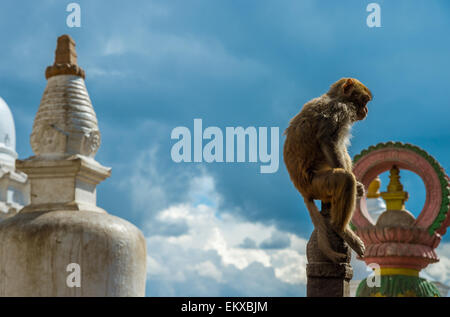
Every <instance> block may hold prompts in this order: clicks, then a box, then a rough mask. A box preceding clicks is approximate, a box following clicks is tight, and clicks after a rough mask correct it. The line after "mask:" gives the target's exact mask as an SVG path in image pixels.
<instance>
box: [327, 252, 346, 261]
mask: <svg viewBox="0 0 450 317" xmlns="http://www.w3.org/2000/svg"><path fill="white" fill-rule="evenodd" d="M323 254H325V256H326V257H327V258H329V259H330V260H331V261H332V262H333V263H342V262H345V260H346V259H347V254H344V253H339V252H335V251H327V252H323Z"/></svg>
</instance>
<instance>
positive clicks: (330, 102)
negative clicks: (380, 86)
mask: <svg viewBox="0 0 450 317" xmlns="http://www.w3.org/2000/svg"><path fill="white" fill-rule="evenodd" d="M370 100H372V93H371V92H370V90H369V89H367V87H366V86H364V85H363V84H362V83H361V82H360V81H359V80H357V79H354V78H342V79H340V80H338V81H337V82H335V83H334V84H333V85H331V87H330V90H329V91H328V92H327V93H326V94H324V95H322V96H320V97H318V98H315V99H313V100H311V101H309V102H307V103H306V104H305V105H304V106H303V108H302V110H301V111H300V112H299V113H298V114H297V115H296V116H295V117H294V118H292V120H291V121H290V123H289V127H288V128H287V129H286V131H285V132H284V134H285V135H286V141H285V143H284V153H283V154H284V163H285V164H286V167H287V170H288V172H289V175H290V178H291V180H292V182H293V183H294V186H295V187H296V188H297V190H298V191H299V192H300V194H301V195H302V196H303V199H304V201H305V204H306V207H307V208H308V211H309V214H310V216H311V220H312V222H313V224H314V227H315V228H316V229H317V241H318V246H319V249H320V250H321V251H322V252H323V253H324V254H325V255H326V256H327V257H328V258H329V259H330V260H332V261H333V262H340V261H342V260H344V259H345V257H346V255H345V254H343V253H339V252H336V251H334V250H333V249H332V248H331V246H330V243H329V241H328V238H327V234H326V222H325V218H323V217H322V215H321V214H320V212H319V210H318V209H317V207H316V205H315V204H314V199H317V200H321V201H322V202H324V203H331V210H330V224H331V226H332V228H333V229H334V231H336V233H337V234H338V235H340V236H341V237H342V238H343V239H344V240H345V241H346V242H347V243H348V244H349V245H350V247H351V248H352V249H353V250H355V251H356V253H358V255H359V256H361V257H362V256H363V254H364V244H363V242H362V241H361V240H360V239H359V238H358V237H357V236H356V234H355V233H354V232H353V231H352V230H351V229H350V228H349V226H348V224H349V222H350V220H351V218H352V215H353V211H354V209H355V206H356V199H357V197H362V196H364V185H362V184H361V183H359V182H357V181H356V178H355V176H354V175H353V173H352V159H351V158H350V156H349V154H348V152H347V146H348V145H349V138H350V128H351V126H352V125H353V123H354V122H356V121H359V120H363V119H364V118H365V117H366V116H367V112H368V109H367V103H368V102H369V101H370Z"/></svg>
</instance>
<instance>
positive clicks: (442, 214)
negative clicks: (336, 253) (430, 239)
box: [351, 141, 450, 235]
mask: <svg viewBox="0 0 450 317" xmlns="http://www.w3.org/2000/svg"><path fill="white" fill-rule="evenodd" d="M387 148H392V149H403V150H409V151H412V152H414V153H416V154H418V155H420V156H421V157H422V158H424V159H425V160H426V161H427V162H428V163H429V164H430V166H431V167H432V168H433V170H434V172H435V173H436V175H437V176H438V178H439V182H440V185H441V193H442V201H441V206H440V209H439V213H438V215H437V217H436V218H435V219H434V221H433V223H432V224H431V225H430V226H429V227H428V232H429V233H430V235H433V234H434V233H435V232H436V230H438V229H439V228H440V227H441V226H442V223H443V222H444V221H445V219H446V217H447V213H448V210H449V204H450V201H449V195H450V186H449V178H448V176H447V175H446V173H445V170H444V168H443V167H442V166H441V165H440V164H439V162H438V161H437V160H436V159H435V158H434V157H432V156H431V155H430V154H428V153H427V152H426V151H425V150H423V149H421V148H420V147H418V146H416V145H413V144H409V143H402V142H392V141H390V142H386V143H378V144H377V145H372V146H370V147H369V148H367V149H365V150H362V151H361V153H359V154H357V155H355V157H354V158H353V164H356V163H357V162H358V161H359V160H360V159H361V158H363V157H364V156H366V155H368V154H370V153H371V152H374V151H376V150H380V149H387ZM351 226H352V227H353V228H355V226H354V225H353V224H351Z"/></svg>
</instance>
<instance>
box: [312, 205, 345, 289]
mask: <svg viewBox="0 0 450 317" xmlns="http://www.w3.org/2000/svg"><path fill="white" fill-rule="evenodd" d="M329 210H330V204H324V203H322V211H321V214H322V216H323V217H324V218H325V219H326V222H327V224H329V218H330V215H329ZM327 236H328V240H329V241H330V244H331V248H333V250H335V251H336V252H340V253H344V254H347V257H346V259H345V260H344V261H343V262H342V263H333V262H331V261H330V260H329V259H328V258H327V257H326V256H325V255H324V254H323V253H322V252H321V251H320V249H319V247H318V245H317V230H314V231H313V232H312V234H311V237H310V238H309V241H308V244H307V248H306V257H307V260H308V264H307V266H306V275H307V286H306V296H308V297H349V296H350V280H351V278H352V276H353V269H352V267H351V266H350V260H351V249H350V247H349V246H348V244H347V243H346V242H345V241H344V240H343V239H342V238H341V237H340V236H338V235H337V234H336V233H335V232H334V230H333V229H331V226H330V225H328V231H327Z"/></svg>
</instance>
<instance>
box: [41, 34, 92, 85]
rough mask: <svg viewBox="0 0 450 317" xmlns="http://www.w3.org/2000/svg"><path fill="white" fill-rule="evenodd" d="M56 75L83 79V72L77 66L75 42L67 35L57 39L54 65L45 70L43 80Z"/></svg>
mask: <svg viewBox="0 0 450 317" xmlns="http://www.w3.org/2000/svg"><path fill="white" fill-rule="evenodd" d="M56 75H75V76H80V77H82V78H83V79H84V77H85V73H84V70H83V69H82V68H81V67H79V66H78V64H77V53H76V51H75V42H74V40H73V39H72V38H71V37H70V36H69V35H67V34H64V35H61V36H60V37H58V42H57V45H56V51H55V63H54V64H53V65H52V66H49V67H47V69H46V70H45V78H47V79H49V78H50V77H53V76H56Z"/></svg>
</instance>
